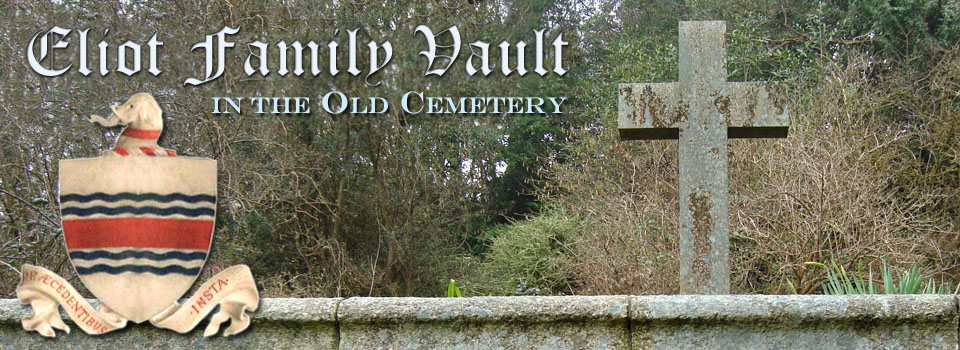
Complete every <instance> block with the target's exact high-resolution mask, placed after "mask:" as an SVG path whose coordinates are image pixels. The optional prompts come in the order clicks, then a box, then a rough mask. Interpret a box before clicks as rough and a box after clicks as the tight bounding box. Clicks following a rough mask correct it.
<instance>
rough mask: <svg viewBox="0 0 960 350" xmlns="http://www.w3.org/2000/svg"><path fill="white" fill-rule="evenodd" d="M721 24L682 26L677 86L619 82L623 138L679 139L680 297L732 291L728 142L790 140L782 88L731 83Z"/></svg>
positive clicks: (619, 119)
mask: <svg viewBox="0 0 960 350" xmlns="http://www.w3.org/2000/svg"><path fill="white" fill-rule="evenodd" d="M724 35H726V24H725V22H722V21H704V22H680V38H679V43H680V45H679V49H680V58H679V69H680V81H679V82H676V83H657V84H621V85H620V96H619V100H618V103H619V105H618V110H619V114H618V124H619V131H620V138H621V139H623V140H638V139H677V140H679V142H680V147H679V149H680V154H679V157H678V158H679V160H678V168H679V169H680V176H679V181H678V182H679V186H678V189H679V192H680V194H679V197H678V199H679V200H678V201H677V202H678V203H679V204H680V220H679V229H680V230H679V231H680V234H679V237H680V240H679V245H680V271H679V272H680V282H679V285H680V293H682V294H729V293H730V261H729V260H730V242H729V239H730V225H729V222H728V221H729V198H728V196H729V188H730V187H729V182H730V180H729V177H728V174H727V171H728V164H727V138H730V137H734V138H751V137H786V136H787V128H788V127H789V124H790V115H789V112H788V109H787V104H786V100H785V99H784V96H783V91H781V90H782V88H780V87H778V86H776V85H773V84H768V83H728V82H727V67H726V65H727V58H726V50H725V48H724Z"/></svg>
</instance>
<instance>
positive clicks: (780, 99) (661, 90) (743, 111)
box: [617, 82, 790, 140]
mask: <svg viewBox="0 0 960 350" xmlns="http://www.w3.org/2000/svg"><path fill="white" fill-rule="evenodd" d="M727 91H728V92H729V97H730V99H729V100H730V102H729V105H728V106H726V111H727V113H726V117H727V119H726V123H727V138H762V137H787V131H788V129H789V127H790V111H789V105H788V103H787V100H786V92H785V91H784V87H783V86H782V85H779V84H774V83H764V82H728V83H727ZM685 101H686V99H684V98H683V95H682V94H681V85H680V84H679V83H624V84H620V94H619V104H618V106H619V107H618V108H617V111H618V118H617V121H618V130H619V131H620V139H622V140H669V139H672V140H676V139H678V138H680V128H681V127H682V126H683V123H685V122H686V121H687V113H688V109H689V107H690V106H689V104H688V103H687V102H685Z"/></svg>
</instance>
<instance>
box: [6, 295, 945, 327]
mask: <svg viewBox="0 0 960 350" xmlns="http://www.w3.org/2000/svg"><path fill="white" fill-rule="evenodd" d="M89 301H90V302H91V304H93V305H94V306H97V305H99V302H98V301H96V300H92V299H91V300H89ZM30 312H31V311H30V309H29V307H28V305H26V304H21V303H20V302H19V301H18V300H16V299H0V323H6V324H11V323H15V324H19V323H20V320H21V319H22V318H23V317H27V316H29V314H30ZM251 317H252V318H253V319H254V320H255V321H281V322H321V323H327V322H330V323H333V322H338V323H392V322H417V323H420V322H449V321H457V322H480V323H482V322H516V323H525V322H552V321H597V322H621V321H625V320H627V319H628V318H629V319H630V320H631V321H635V322H636V321H639V322H685V323H686V322H691V321H694V322H717V323H720V322H724V323H728V322H754V321H776V322H784V323H797V322H817V321H853V320H856V321H868V322H880V321H882V322H888V321H889V322H916V323H923V322H944V321H945V320H948V319H953V320H957V319H958V304H957V299H956V298H955V297H954V296H952V295H896V296H894V295H872V296H824V295H723V296H705V295H670V296H664V295H657V296H544V297H535V296H521V297H465V298H412V297H397V298H394V297H389V298H387V297H384V298H381V297H355V298H346V299H344V298H265V299H261V300H260V308H259V309H258V310H256V311H255V312H254V313H252V314H251ZM63 318H64V320H68V318H67V316H66V315H65V314H63Z"/></svg>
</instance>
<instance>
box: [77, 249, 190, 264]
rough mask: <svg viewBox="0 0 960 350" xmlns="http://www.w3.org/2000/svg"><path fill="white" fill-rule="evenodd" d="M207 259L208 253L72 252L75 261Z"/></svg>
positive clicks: (141, 251)
mask: <svg viewBox="0 0 960 350" xmlns="http://www.w3.org/2000/svg"><path fill="white" fill-rule="evenodd" d="M206 257H207V253H204V252H189V253H187V252H166V253H159V254H158V253H154V252H151V251H143V250H124V251H121V252H116V253H114V252H109V251H105V250H95V251H92V252H79V251H78V252H70V259H74V260H96V259H110V260H123V259H130V258H134V259H147V260H156V261H160V260H169V259H175V260H181V261H193V260H203V259H205V258H206Z"/></svg>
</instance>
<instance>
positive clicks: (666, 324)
mask: <svg viewBox="0 0 960 350" xmlns="http://www.w3.org/2000/svg"><path fill="white" fill-rule="evenodd" d="M630 321H631V330H632V344H631V345H632V348H633V349H701V348H713V349H733V348H737V349H957V345H958V344H957V337H958V332H957V326H958V322H960V320H958V316H957V302H956V299H954V297H953V296H948V295H946V296H919V295H912V296H814V295H803V296H765V295H750V296H738V295H734V296H652V297H633V298H632V299H631V301H630Z"/></svg>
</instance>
